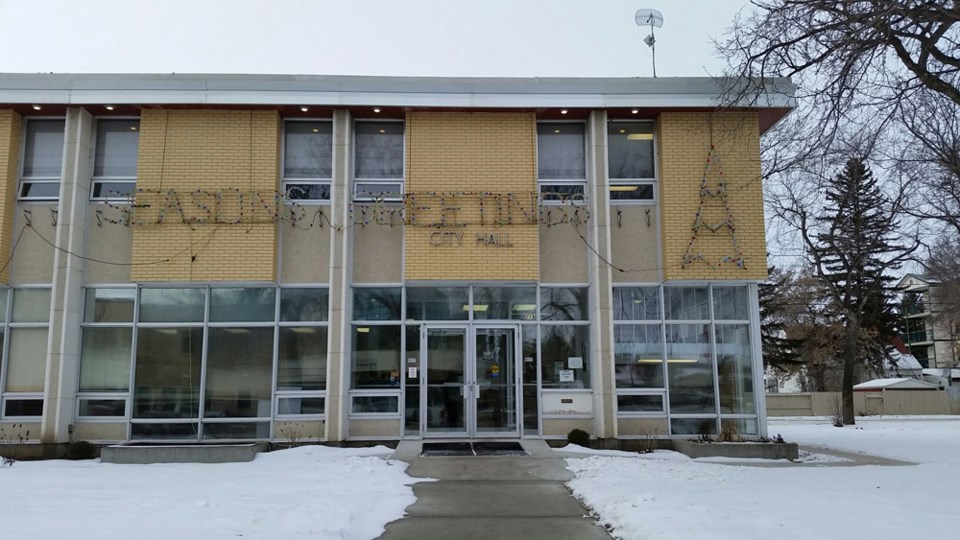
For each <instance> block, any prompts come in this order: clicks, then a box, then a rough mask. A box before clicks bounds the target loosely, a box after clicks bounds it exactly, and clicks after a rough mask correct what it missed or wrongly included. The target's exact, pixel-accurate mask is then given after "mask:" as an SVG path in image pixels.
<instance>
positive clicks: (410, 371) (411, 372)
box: [407, 367, 417, 379]
mask: <svg viewBox="0 0 960 540" xmlns="http://www.w3.org/2000/svg"><path fill="white" fill-rule="evenodd" d="M407 378H408V379H416V378H417V368H416V367H408V368H407Z"/></svg>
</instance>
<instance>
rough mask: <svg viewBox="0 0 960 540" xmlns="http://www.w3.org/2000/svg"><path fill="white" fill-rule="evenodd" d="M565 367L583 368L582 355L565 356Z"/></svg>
mask: <svg viewBox="0 0 960 540" xmlns="http://www.w3.org/2000/svg"><path fill="white" fill-rule="evenodd" d="M567 367H568V368H570V369H583V357H582V356H571V357H570V358H567Z"/></svg>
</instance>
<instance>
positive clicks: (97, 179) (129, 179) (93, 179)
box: [89, 116, 140, 203]
mask: <svg viewBox="0 0 960 540" xmlns="http://www.w3.org/2000/svg"><path fill="white" fill-rule="evenodd" d="M101 120H108V121H109V120H136V121H137V129H136V132H137V162H138V163H139V161H140V151H139V148H140V117H139V116H98V117H96V118H95V119H94V123H93V125H94V128H93V143H94V148H93V156H92V159H91V160H90V170H91V175H90V197H89V199H90V201H91V202H114V203H116V202H130V201H131V200H132V198H133V195H134V194H136V192H137V176H136V175H134V176H95V175H94V174H93V173H94V172H95V171H96V159H97V148H96V144H97V135H98V133H99V130H100V121H101ZM119 183H126V184H129V183H132V184H133V191H132V192H131V193H130V195H128V196H118V195H113V196H110V195H101V196H95V195H94V193H96V191H97V190H96V187H97V185H101V186H103V185H106V184H119Z"/></svg>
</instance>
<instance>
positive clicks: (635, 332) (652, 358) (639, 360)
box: [613, 324, 663, 388]
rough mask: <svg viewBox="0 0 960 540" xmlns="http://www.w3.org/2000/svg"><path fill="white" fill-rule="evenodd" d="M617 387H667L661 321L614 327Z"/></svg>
mask: <svg viewBox="0 0 960 540" xmlns="http://www.w3.org/2000/svg"><path fill="white" fill-rule="evenodd" d="M613 361H614V364H615V366H616V378H617V388H663V343H662V342H661V340H660V325H659V324H617V325H615V326H614V327H613Z"/></svg>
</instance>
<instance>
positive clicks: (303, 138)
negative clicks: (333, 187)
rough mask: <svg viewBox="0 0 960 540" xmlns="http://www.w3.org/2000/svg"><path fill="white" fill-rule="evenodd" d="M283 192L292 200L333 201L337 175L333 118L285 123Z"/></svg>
mask: <svg viewBox="0 0 960 540" xmlns="http://www.w3.org/2000/svg"><path fill="white" fill-rule="evenodd" d="M283 133H284V138H283V192H284V195H285V196H286V198H287V200H289V201H298V202H299V201H329V200H330V180H331V178H332V177H333V122H330V121H316V120H308V121H301V120H288V121H287V122H285V123H284V132H283Z"/></svg>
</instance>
